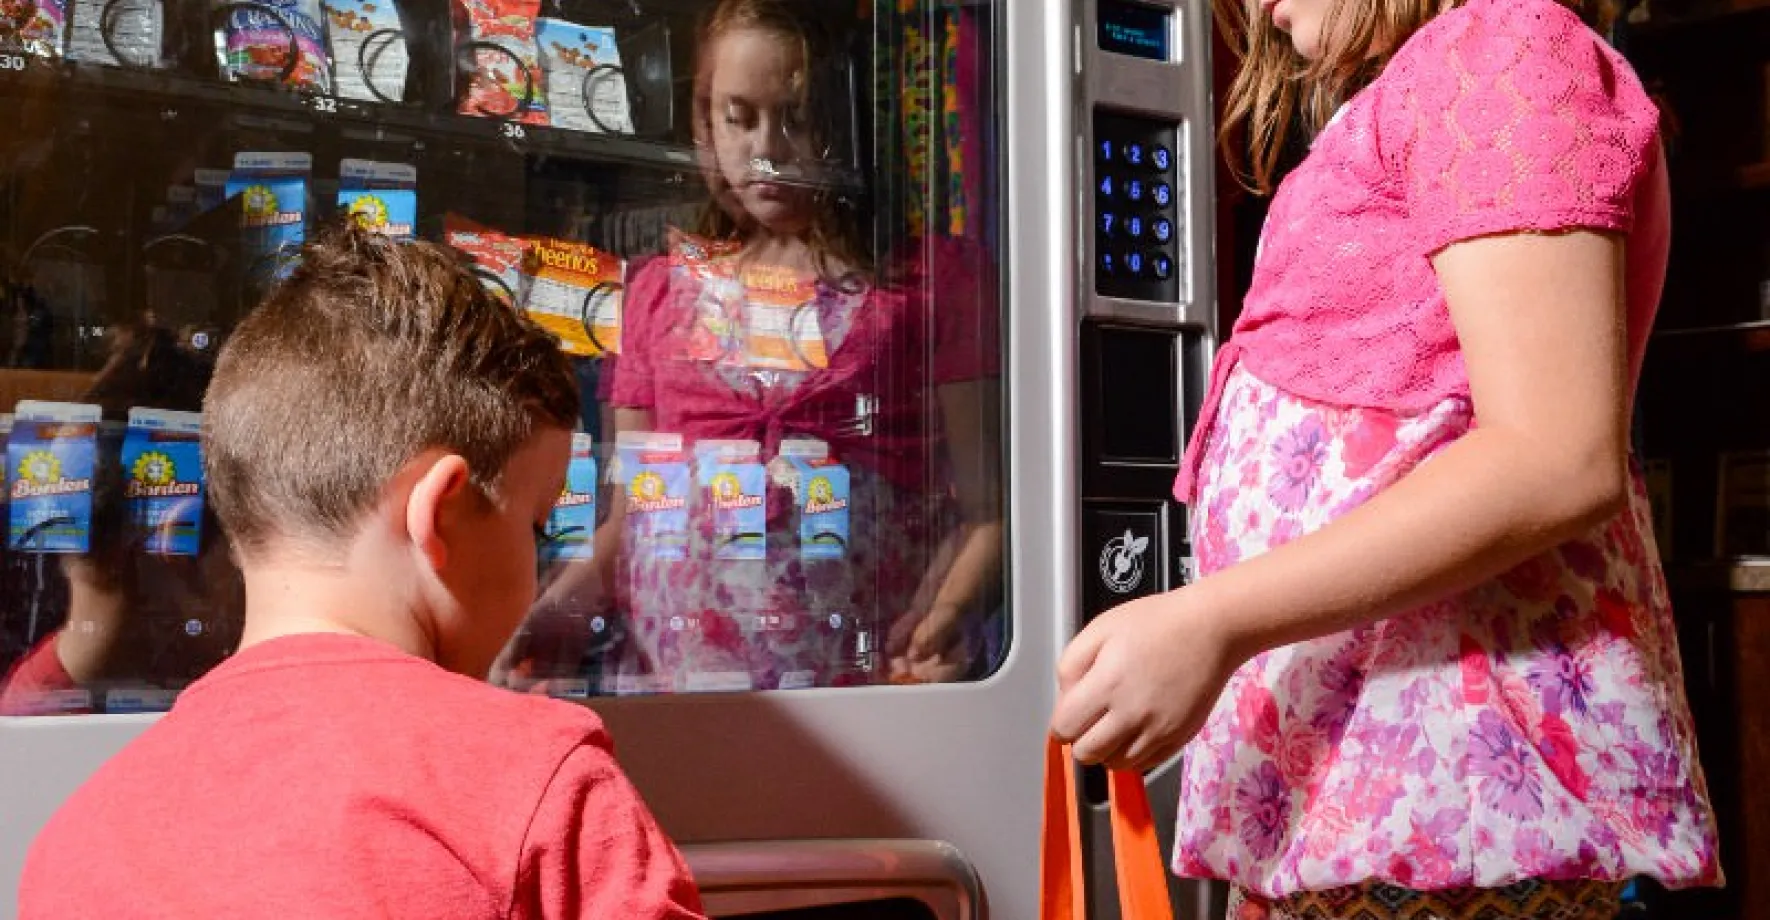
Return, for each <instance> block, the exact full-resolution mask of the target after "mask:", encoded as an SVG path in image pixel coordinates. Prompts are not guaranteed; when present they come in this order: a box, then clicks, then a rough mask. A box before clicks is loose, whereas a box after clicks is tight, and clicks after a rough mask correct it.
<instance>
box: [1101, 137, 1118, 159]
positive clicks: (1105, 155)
mask: <svg viewBox="0 0 1770 920" xmlns="http://www.w3.org/2000/svg"><path fill="white" fill-rule="evenodd" d="M1115 152H1116V151H1115V148H1114V146H1113V143H1112V139H1111V138H1106V139H1103V140H1101V142H1100V162H1102V163H1111V162H1112V155H1113V153H1115Z"/></svg>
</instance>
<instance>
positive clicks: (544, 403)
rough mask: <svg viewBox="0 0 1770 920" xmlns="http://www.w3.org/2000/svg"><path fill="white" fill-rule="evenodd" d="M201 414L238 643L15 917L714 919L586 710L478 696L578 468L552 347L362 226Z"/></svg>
mask: <svg viewBox="0 0 1770 920" xmlns="http://www.w3.org/2000/svg"><path fill="white" fill-rule="evenodd" d="M204 409H205V414H204V421H203V447H204V455H205V460H204V462H205V466H206V469H207V472H208V483H209V493H210V497H211V500H212V502H213V503H214V506H215V511H216V513H217V515H218V516H219V517H220V519H221V521H222V524H223V526H224V527H225V528H226V530H227V532H228V535H229V536H230V538H231V539H232V541H233V547H234V552H235V555H236V557H237V558H238V560H239V563H240V567H241V570H242V575H243V577H244V579H245V583H246V623H245V631H244V634H243V637H242V640H241V644H240V650H239V652H238V653H236V654H235V655H234V656H233V657H232V658H230V659H229V660H227V661H226V662H224V663H223V664H221V665H220V666H219V667H217V668H215V669H214V670H213V671H211V672H210V673H209V674H208V675H206V676H205V677H203V678H202V679H200V680H198V681H196V682H195V683H194V684H192V685H191V686H190V687H189V688H188V689H186V690H185V692H184V693H183V694H182V695H181V696H180V697H179V699H178V702H177V704H176V705H175V706H174V707H173V709H172V711H171V712H170V713H169V714H167V715H166V716H165V717H164V718H163V719H161V720H160V721H159V722H157V723H156V724H155V725H153V726H152V727H151V728H149V729H148V730H147V731H146V732H145V733H144V734H143V735H142V736H141V737H140V738H139V739H137V740H136V741H135V742H134V743H132V744H130V745H129V746H128V747H127V748H125V749H124V751H123V752H122V753H120V754H118V755H117V756H116V757H115V758H113V759H112V760H111V761H110V762H108V763H107V764H105V765H104V767H102V768H101V769H100V770H99V771H98V773H97V774H96V775H95V776H94V777H93V778H92V780H91V781H90V782H88V783H87V784H86V785H85V786H84V787H83V788H81V789H80V790H79V791H78V792H77V793H76V794H75V795H74V796H73V798H72V799H70V800H69V802H68V803H67V805H66V806H65V807H64V808H63V809H62V810H61V812H60V813H58V814H57V815H56V816H55V817H54V818H53V819H52V820H51V821H50V823H49V826H48V827H47V828H46V829H45V830H44V831H43V833H42V835H41V836H40V837H39V838H38V840H37V841H36V843H35V845H34V847H33V849H32V852H31V854H30V857H29V859H28V860H27V863H26V866H25V874H24V880H23V882H22V884H21V886H20V894H19V898H20V907H21V911H20V913H21V916H22V917H24V918H25V920H50V918H61V917H70V918H72V917H81V918H85V917H107V918H129V917H229V918H258V917H262V918H278V920H285V918H296V917H325V918H348V917H370V916H373V917H422V918H456V917H459V918H481V917H484V918H493V917H497V918H503V917H522V918H529V917H535V918H541V917H545V918H554V917H585V918H610V920H612V918H672V920H674V918H693V917H696V916H698V915H699V913H700V905H699V899H698V896H697V894H696V892H695V890H694V887H693V883H692V881H691V880H690V878H689V875H688V872H687V870H686V868H685V867H684V865H683V863H682V860H681V857H680V856H679V855H678V854H677V852H676V850H675V849H674V847H672V845H671V844H670V842H669V840H667V839H666V838H665V837H664V835H663V833H662V832H661V831H660V830H659V829H658V827H657V826H656V824H655V823H654V822H653V820H652V817H651V815H650V814H649V812H648V811H647V810H646V808H645V806H644V804H643V803H642V802H641V801H640V799H639V797H638V795H637V793H636V792H635V791H634V789H633V788H632V787H631V786H630V785H629V784H628V782H627V780H626V779H625V777H624V776H623V775H622V774H621V772H620V769H619V768H618V767H617V766H616V764H615V761H614V758H613V755H612V753H611V751H610V744H609V739H608V736H607V735H606V734H605V733H604V732H603V729H602V726H601V723H600V722H599V721H598V720H597V718H596V717H595V715H593V714H592V713H590V712H589V711H588V710H586V709H584V708H582V707H579V706H574V705H570V704H566V703H559V702H555V701H551V700H544V699H539V698H535V697H526V696H521V695H517V694H513V693H508V692H506V691H502V690H497V689H494V688H492V687H490V686H487V685H486V684H484V683H482V682H481V681H480V680H479V677H480V676H481V675H484V674H485V673H486V671H487V669H488V667H489V666H490V665H491V663H492V660H493V658H494V657H495V656H496V655H497V653H498V650H499V649H500V647H502V646H503V644H504V643H505V641H506V640H507V639H508V638H509V636H510V634H511V633H512V632H513V631H514V630H515V629H516V626H517V624H518V623H519V622H520V621H521V620H522V618H523V616H524V614H525V612H526V610H527V608H528V606H529V604H530V603H531V601H532V600H533V598H534V595H535V568H536V559H535V557H536V546H535V544H536V541H537V539H538V538H539V536H540V535H541V533H542V531H543V528H544V526H545V524H546V521H547V517H548V512H549V510H550V509H551V507H552V505H553V502H554V500H555V498H556V497H557V496H558V495H559V492H560V489H561V486H562V481H563V479H564V476H565V468H566V463H567V459H568V454H569V450H570V434H569V432H570V429H571V426H572V424H573V420H574V419H576V418H577V415H578V395H577V392H576V390H575V388H574V385H573V377H572V373H571V369H570V366H569V365H568V364H567V363H566V360H565V359H564V358H563V357H562V356H561V354H560V352H559V349H558V343H557V342H555V341H554V340H553V339H551V338H550V337H549V336H548V335H547V334H546V333H545V332H543V331H542V330H541V329H540V328H539V327H537V326H535V325H533V324H531V323H530V322H529V321H527V320H526V319H524V318H522V317H520V316H518V315H517V314H516V313H515V312H514V311H512V310H510V309H509V308H507V307H505V306H503V305H502V304H500V303H498V302H497V301H496V300H494V299H492V298H491V297H490V296H489V295H488V294H487V293H486V292H485V291H484V289H483V288H482V287H481V286H480V284H479V282H478V281H477V280H476V279H475V278H474V277H473V275H472V274H471V273H470V272H469V271H468V270H467V269H466V268H465V267H464V266H463V264H462V263H461V262H460V261H459V260H458V259H457V258H455V257H454V256H452V255H451V254H449V253H448V252H447V251H445V250H443V249H441V248H439V247H436V246H433V245H429V244H423V243H416V244H400V243H394V242H391V241H388V240H385V239H383V238H380V237H376V236H372V235H370V234H368V233H365V232H363V231H360V230H356V229H354V228H347V229H343V230H339V231H334V232H331V233H328V234H326V235H324V236H323V237H322V238H321V239H319V240H317V241H316V242H314V243H313V244H311V245H309V246H308V247H307V248H306V250H305V251H304V253H303V255H302V261H301V265H300V267H298V268H297V269H296V270H295V271H294V273H293V274H292V275H291V277H290V278H289V280H288V281H287V282H285V283H284V284H283V285H282V286H281V287H280V288H279V289H278V290H277V291H275V292H274V293H273V294H272V295H271V296H270V298H269V299H268V300H267V301H266V302H265V304H264V305H263V306H262V307H260V308H259V309H258V310H257V311H256V312H254V313H253V314H252V315H251V316H250V317H248V318H247V319H246V320H245V321H244V322H242V323H241V324H240V326H239V328H238V329H237V330H236V331H235V332H234V334H233V337H232V338H231V340H230V341H229V342H228V344H227V347H226V348H225V349H224V350H223V352H222V355H221V357H220V359H219V361H218V363H217V366H216V369H215V376H214V380H213V381H212V382H211V384H210V387H209V391H208V395H207V397H206V399H205V402H204Z"/></svg>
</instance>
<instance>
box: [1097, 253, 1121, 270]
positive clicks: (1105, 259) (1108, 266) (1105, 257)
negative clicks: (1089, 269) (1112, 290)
mask: <svg viewBox="0 0 1770 920" xmlns="http://www.w3.org/2000/svg"><path fill="white" fill-rule="evenodd" d="M1100 273H1101V274H1102V275H1115V274H1118V261H1117V260H1116V259H1114V258H1113V257H1112V253H1110V252H1103V253H1101V254H1100Z"/></svg>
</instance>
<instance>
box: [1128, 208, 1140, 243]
mask: <svg viewBox="0 0 1770 920" xmlns="http://www.w3.org/2000/svg"><path fill="white" fill-rule="evenodd" d="M1125 232H1126V233H1127V234H1129V235H1130V237H1131V239H1134V240H1140V239H1143V218H1141V217H1138V216H1136V215H1135V214H1133V215H1131V216H1130V217H1127V218H1125Z"/></svg>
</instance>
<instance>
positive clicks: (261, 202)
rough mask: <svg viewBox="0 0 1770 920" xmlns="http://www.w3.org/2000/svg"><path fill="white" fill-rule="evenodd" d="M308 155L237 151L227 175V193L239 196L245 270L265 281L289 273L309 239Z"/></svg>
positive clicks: (310, 164) (310, 166) (257, 280)
mask: <svg viewBox="0 0 1770 920" xmlns="http://www.w3.org/2000/svg"><path fill="white" fill-rule="evenodd" d="M312 173H313V154H311V153H241V154H237V155H235V156H234V170H233V172H232V173H229V174H228V178H227V189H226V192H227V197H228V198H236V197H237V198H239V199H240V238H241V242H242V244H243V248H244V249H245V251H246V256H247V258H248V259H249V260H250V263H249V264H250V266H251V267H250V268H249V269H248V271H247V273H248V276H249V277H250V278H251V280H252V281H253V282H254V283H259V284H263V283H266V282H270V281H275V280H280V279H282V278H284V277H287V275H288V273H289V272H290V271H291V270H293V269H294V267H295V260H294V254H295V251H296V250H297V249H299V248H301V244H302V242H303V241H305V240H306V239H307V210H308V203H307V187H308V178H309V176H310V175H311V174H312Z"/></svg>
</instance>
